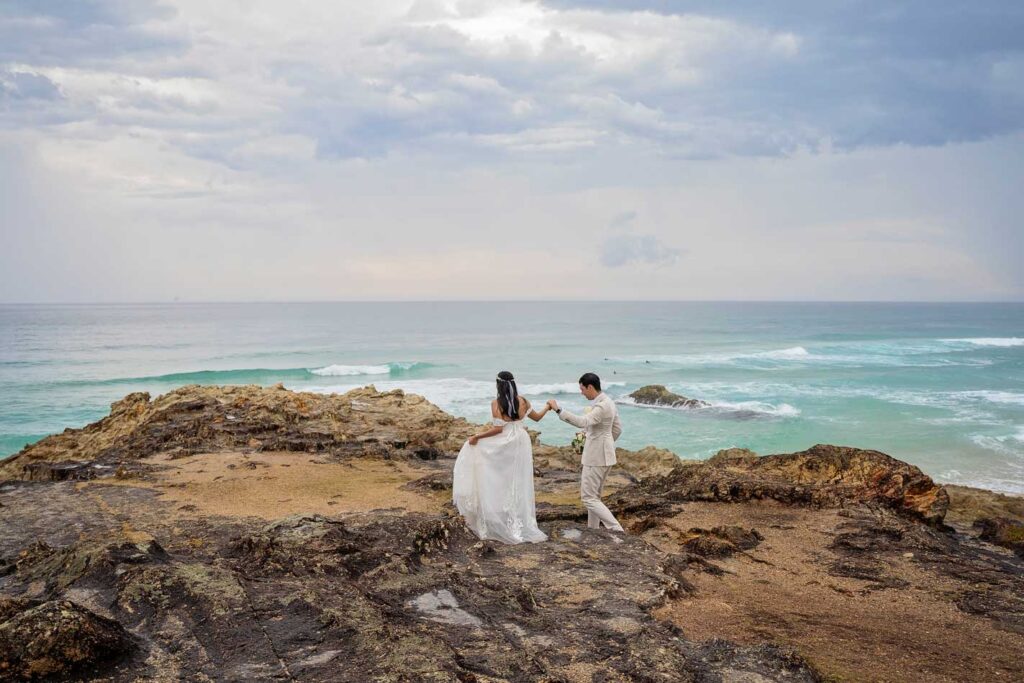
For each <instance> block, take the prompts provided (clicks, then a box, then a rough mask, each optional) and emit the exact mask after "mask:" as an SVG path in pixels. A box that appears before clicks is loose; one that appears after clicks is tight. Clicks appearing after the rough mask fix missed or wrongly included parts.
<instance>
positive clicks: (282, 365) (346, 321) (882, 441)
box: [0, 303, 1024, 493]
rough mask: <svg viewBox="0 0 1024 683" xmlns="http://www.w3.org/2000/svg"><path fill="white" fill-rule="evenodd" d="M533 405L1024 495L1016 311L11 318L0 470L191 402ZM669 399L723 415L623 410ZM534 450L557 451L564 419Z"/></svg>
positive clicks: (143, 309)
mask: <svg viewBox="0 0 1024 683" xmlns="http://www.w3.org/2000/svg"><path fill="white" fill-rule="evenodd" d="M503 369H508V370H511V371H512V372H513V373H515V375H516V377H517V378H518V380H519V384H520V388H521V391H522V393H524V394H525V395H527V396H529V397H530V398H532V399H534V401H535V402H538V403H539V402H540V401H541V400H543V399H545V398H547V397H549V396H554V397H556V398H558V399H559V400H560V401H561V402H562V403H564V404H566V405H568V406H576V407H580V406H582V405H583V399H582V397H580V396H579V394H578V391H577V387H576V378H578V377H579V375H580V374H581V373H582V372H583V371H586V370H590V371H594V372H597V373H598V374H599V375H601V377H602V378H603V379H604V380H605V382H606V384H607V390H608V393H609V394H611V395H612V396H613V397H616V398H617V399H618V400H620V401H623V404H622V405H621V414H622V419H623V422H624V425H625V433H624V435H623V437H622V441H621V444H622V445H624V446H626V447H630V448H637V447H640V446H643V445H646V444H655V445H658V446H662V447H665V448H669V449H672V450H673V451H675V452H676V453H678V454H679V455H681V456H683V457H706V456H708V455H710V454H712V453H714V452H715V451H717V450H718V449H720V448H725V447H729V446H745V447H748V448H752V449H754V450H755V451H758V452H760V453H778V452H791V451H794V450H800V449H804V448H807V447H809V446H811V445H813V444H815V443H834V444H844V445H852V446H860V447H863V448H874V449H878V450H881V451H885V452H887V453H889V454H891V455H893V456H896V457H898V458H901V459H903V460H907V461H909V462H912V463H915V464H917V465H919V466H921V467H922V468H923V469H924V470H925V471H926V472H928V473H929V474H931V475H932V476H934V477H936V478H937V479H939V480H941V481H949V482H959V483H966V484H972V485H978V486H984V487H987V488H993V489H997V490H1002V491H1009V492H1017V493H1024V304H822V303H806V304H797V303H423V304H411V303H323V304H313V303H310V304H168V305H117V306H99V305H97V306H27V305H26V306H0V395H2V397H3V398H2V401H0V456H4V455H9V454H11V453H14V452H16V451H17V450H19V449H20V448H21V447H22V446H24V445H25V444H26V443H30V442H32V441H35V440H36V439H39V438H41V437H42V436H44V435H46V434H49V433H52V432H56V431H60V430H62V429H63V428H64V427H69V426H70V427H79V426H82V425H84V424H87V423H89V422H91V421H94V420H96V419H98V418H100V417H102V416H104V415H105V414H106V413H107V412H108V409H109V404H110V403H111V402H112V401H115V400H117V399H118V398H120V397H121V396H123V395H124V394H126V393H129V392H132V391H148V392H150V393H151V394H154V395H156V394H159V393H163V392H166V391H169V390H171V389H173V388H175V387H178V386H181V385H184V384H192V383H199V384H243V383H257V384H265V385H270V384H275V383H277V382H283V383H284V384H285V386H287V387H289V388H292V389H298V390H304V391H321V392H326V391H346V390H348V389H350V388H353V387H357V386H362V385H365V384H370V383H372V384H374V385H376V386H377V388H378V389H392V388H399V387H400V388H403V389H406V390H407V391H410V392H415V393H419V394H422V395H424V396H426V397H427V398H428V399H430V400H431V401H433V402H434V403H436V404H437V405H438V406H440V407H442V408H444V409H445V410H447V411H450V412H452V413H455V414H457V415H462V416H465V417H467V418H470V419H473V420H479V421H483V420H485V419H486V418H487V415H488V404H489V400H490V398H491V397H492V394H493V390H494V382H493V378H494V375H495V374H496V373H497V371H499V370H503ZM651 383H658V384H665V385H667V386H668V387H669V388H670V389H673V390H674V391H676V392H679V393H682V394H685V395H686V396H691V397H696V398H702V399H704V400H707V401H710V402H711V403H712V404H713V406H712V407H711V408H708V409H703V410H689V411H687V410H668V409H651V408H642V407H637V406H632V405H629V404H628V399H626V398H624V397H625V395H626V394H627V393H629V392H630V391H632V390H633V389H635V388H637V387H640V386H642V385H645V384H651ZM539 428H540V430H541V432H542V436H541V439H542V440H543V441H546V442H550V443H566V442H568V441H569V439H570V438H571V431H570V429H569V428H568V427H567V426H566V425H564V424H562V423H560V422H558V421H557V420H555V419H553V418H549V419H547V420H545V421H544V422H543V423H541V424H540V425H539Z"/></svg>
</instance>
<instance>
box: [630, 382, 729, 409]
mask: <svg viewBox="0 0 1024 683" xmlns="http://www.w3.org/2000/svg"><path fill="white" fill-rule="evenodd" d="M629 397H630V398H631V399H633V400H634V401H636V402H637V403H639V404H641V405H645V406H662V407H665V408H707V407H708V406H710V405H711V404H710V403H708V402H707V401H702V400H700V399H698V398H687V397H685V396H680V395H679V394H674V393H672V392H671V391H669V390H668V389H666V388H665V387H664V386H662V385H660V384H650V385H648V386H645V387H640V388H639V389H637V390H636V391H634V392H633V393H631V394H630V395H629Z"/></svg>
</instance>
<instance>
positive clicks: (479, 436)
mask: <svg viewBox="0 0 1024 683" xmlns="http://www.w3.org/2000/svg"><path fill="white" fill-rule="evenodd" d="M501 432H502V427H501V426H500V425H494V426H493V427H491V428H490V429H488V430H486V431H483V432H480V433H479V434H474V435H473V436H471V437H469V439H468V440H469V445H470V446H475V445H476V442H477V441H479V440H480V439H486V438H487V437H489V436H494V435H495V434H501Z"/></svg>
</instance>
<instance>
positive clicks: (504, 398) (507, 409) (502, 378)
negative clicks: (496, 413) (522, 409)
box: [496, 370, 519, 420]
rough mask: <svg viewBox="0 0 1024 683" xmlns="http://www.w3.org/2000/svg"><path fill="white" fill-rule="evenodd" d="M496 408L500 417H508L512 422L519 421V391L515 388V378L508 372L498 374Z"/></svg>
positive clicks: (503, 371)
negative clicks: (499, 410)
mask: <svg viewBox="0 0 1024 683" xmlns="http://www.w3.org/2000/svg"><path fill="white" fill-rule="evenodd" d="M496 383H497V385H498V407H499V408H501V414H502V415H508V416H509V417H511V418H512V419H513V420H518V419H519V390H518V389H517V388H516V378H515V377H513V376H512V373H511V372H509V371H508V370H502V371H501V372H499V373H498V379H497V382H496Z"/></svg>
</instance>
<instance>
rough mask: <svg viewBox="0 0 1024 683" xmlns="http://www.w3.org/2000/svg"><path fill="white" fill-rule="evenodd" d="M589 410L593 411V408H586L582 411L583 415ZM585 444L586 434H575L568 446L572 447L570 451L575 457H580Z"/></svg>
mask: <svg viewBox="0 0 1024 683" xmlns="http://www.w3.org/2000/svg"><path fill="white" fill-rule="evenodd" d="M591 410H593V407H592V406H587V407H586V408H584V409H583V414H584V415H586V414H587V413H589V412H590V411H591ZM586 443H587V434H586V432H576V435H575V436H573V437H572V442H571V443H570V445H571V446H572V450H573V451H574V452H575V453H576V455H582V454H583V446H585V445H586Z"/></svg>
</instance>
